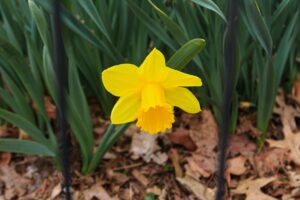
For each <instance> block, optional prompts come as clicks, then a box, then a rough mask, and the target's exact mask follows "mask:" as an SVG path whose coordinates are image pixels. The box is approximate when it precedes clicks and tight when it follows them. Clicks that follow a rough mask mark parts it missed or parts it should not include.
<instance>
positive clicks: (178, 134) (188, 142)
mask: <svg viewBox="0 0 300 200" xmlns="http://www.w3.org/2000/svg"><path fill="white" fill-rule="evenodd" d="M168 138H169V140H170V141H172V142H173V143H175V144H179V145H182V146H184V147H185V148H186V149H187V150H189V151H194V150H196V148H197V146H196V144H195V143H194V142H193V140H192V139H191V137H190V131H189V130H187V129H184V128H177V129H176V130H175V131H174V132H172V133H171V134H169V135H168Z"/></svg>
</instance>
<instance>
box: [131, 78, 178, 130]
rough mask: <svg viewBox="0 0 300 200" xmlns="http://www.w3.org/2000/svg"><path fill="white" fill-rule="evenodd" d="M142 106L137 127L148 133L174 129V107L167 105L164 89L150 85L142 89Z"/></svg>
mask: <svg viewBox="0 0 300 200" xmlns="http://www.w3.org/2000/svg"><path fill="white" fill-rule="evenodd" d="M141 95H142V96H141V99H142V104H141V109H140V111H139V113H138V116H137V118H138V120H137V124H136V125H137V126H138V127H141V129H142V130H144V131H146V132H148V133H157V132H161V131H164V130H166V129H167V128H171V127H172V123H173V122H174V114H173V107H172V106H171V105H169V104H167V103H166V99H165V92H164V90H163V88H162V87H161V86H160V85H158V84H155V83H148V84H146V85H145V86H144V87H143V89H142V94H141Z"/></svg>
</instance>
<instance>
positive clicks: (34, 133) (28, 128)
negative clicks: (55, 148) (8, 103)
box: [0, 108, 50, 146]
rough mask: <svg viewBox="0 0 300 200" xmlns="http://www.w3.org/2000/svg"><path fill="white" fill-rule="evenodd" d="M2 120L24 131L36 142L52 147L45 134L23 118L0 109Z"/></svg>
mask: <svg viewBox="0 0 300 200" xmlns="http://www.w3.org/2000/svg"><path fill="white" fill-rule="evenodd" d="M0 118H2V119H4V120H6V121H8V122H10V123H11V124H14V125H15V126H17V127H18V128H20V129H22V130H24V131H25V132H26V133H27V134H28V135H29V136H31V137H32V139H33V140H35V141H36V142H39V143H41V144H44V145H45V146H50V143H49V141H48V140H47V139H46V137H45V136H44V134H43V132H42V131H40V130H39V129H38V128H37V127H36V126H35V125H33V124H32V123H30V122H29V121H28V120H27V119H25V118H23V117H22V116H20V115H18V114H14V113H12V112H9V111H6V110H4V109H1V108H0Z"/></svg>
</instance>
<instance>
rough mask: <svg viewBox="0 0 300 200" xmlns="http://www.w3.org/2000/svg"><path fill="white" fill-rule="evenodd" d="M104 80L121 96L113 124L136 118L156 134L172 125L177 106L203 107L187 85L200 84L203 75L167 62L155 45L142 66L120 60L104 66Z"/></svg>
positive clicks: (193, 109) (194, 110) (188, 109)
mask: <svg viewBox="0 0 300 200" xmlns="http://www.w3.org/2000/svg"><path fill="white" fill-rule="evenodd" d="M102 81H103V84H104V86H105V88H106V89H107V90H108V91H109V92H110V93H111V94H113V95H114V96H117V97H120V98H119V100H118V101H117V103H116V104H115V106H114V108H113V110H112V113H111V121H112V123H113V124H123V123H128V122H132V121H135V120H137V123H136V125H137V126H138V127H140V128H141V129H142V130H143V131H145V132H148V133H151V134H154V133H158V132H162V131H164V130H166V129H168V128H171V127H172V123H173V122H174V107H179V108H181V109H182V110H184V111H186V112H188V113H198V112H200V111H201V108H200V104H199V101H198V100H197V98H196V97H195V96H194V95H193V93H192V92H190V91H189V90H188V89H186V88H184V87H192V86H201V85H202V81H201V79H200V78H199V77H197V76H193V75H189V74H186V73H183V72H180V71H177V70H174V69H172V68H170V67H168V66H166V62H165V58H164V55H163V54H162V53H161V52H160V51H159V50H157V49H156V48H154V49H153V50H152V51H151V52H150V53H149V55H148V56H147V57H146V58H145V60H144V61H143V63H142V64H141V66H140V67H138V66H135V65H133V64H120V65H115V66H112V67H110V68H108V69H106V70H104V71H103V72H102Z"/></svg>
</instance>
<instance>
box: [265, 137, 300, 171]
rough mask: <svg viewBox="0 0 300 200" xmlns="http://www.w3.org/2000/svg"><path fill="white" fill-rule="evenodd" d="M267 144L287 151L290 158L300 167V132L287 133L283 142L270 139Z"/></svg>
mask: <svg viewBox="0 0 300 200" xmlns="http://www.w3.org/2000/svg"><path fill="white" fill-rule="evenodd" d="M267 142H268V143H269V145H270V147H277V148H283V149H287V150H288V155H289V158H290V159H291V160H292V161H293V162H294V163H295V164H296V165H299V166H300V132H298V133H292V132H285V134H284V139H283V140H272V139H268V140H267Z"/></svg>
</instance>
